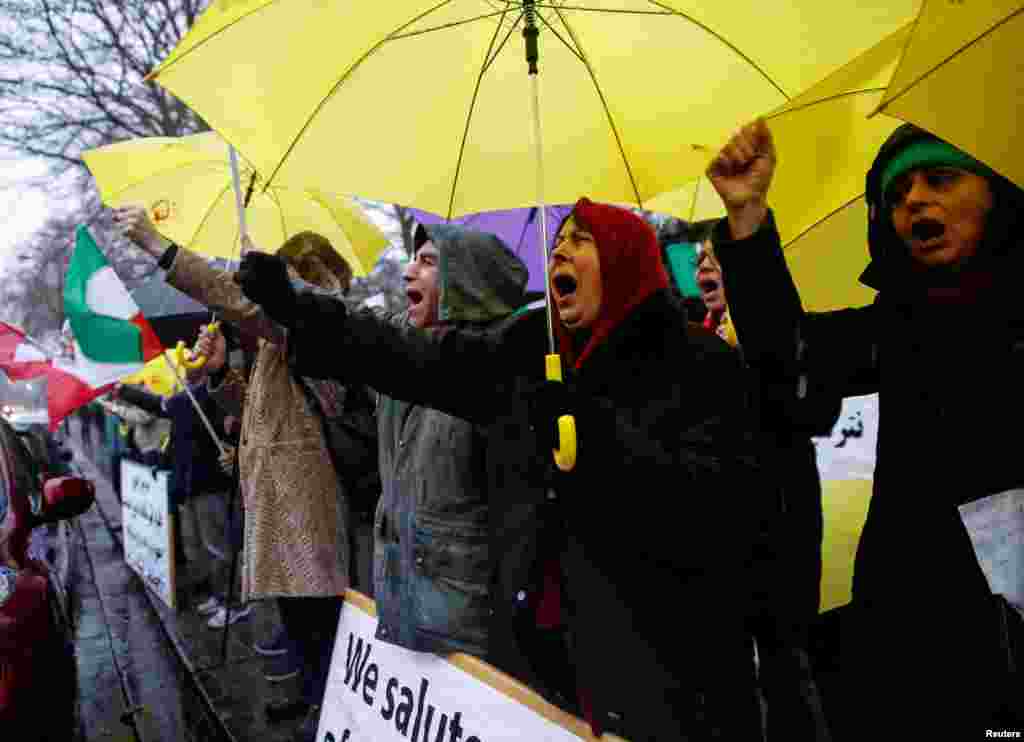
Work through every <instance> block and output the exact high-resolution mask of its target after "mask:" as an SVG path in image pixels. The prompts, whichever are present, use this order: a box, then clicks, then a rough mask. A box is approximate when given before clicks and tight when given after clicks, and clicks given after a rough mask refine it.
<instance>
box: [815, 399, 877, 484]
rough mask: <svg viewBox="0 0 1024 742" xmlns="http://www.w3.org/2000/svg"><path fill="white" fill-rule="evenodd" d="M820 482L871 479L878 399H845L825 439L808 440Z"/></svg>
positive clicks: (873, 464)
mask: <svg viewBox="0 0 1024 742" xmlns="http://www.w3.org/2000/svg"><path fill="white" fill-rule="evenodd" d="M811 440H812V441H813V442H814V447H815V449H816V451H817V455H818V471H819V472H820V473H821V478H822V479H823V480H848V479H873V478H874V476H875V447H876V446H877V445H878V395H877V394H869V395H867V396H863V397H847V398H846V399H844V400H843V409H842V411H841V412H840V413H839V419H838V420H836V424H835V426H834V427H833V428H832V434H831V435H829V436H828V437H825V436H822V437H820V438H812V439H811Z"/></svg>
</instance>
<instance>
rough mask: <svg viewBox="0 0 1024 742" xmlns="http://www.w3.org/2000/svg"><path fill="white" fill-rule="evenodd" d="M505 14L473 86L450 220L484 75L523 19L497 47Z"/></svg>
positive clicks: (450, 199)
mask: <svg viewBox="0 0 1024 742" xmlns="http://www.w3.org/2000/svg"><path fill="white" fill-rule="evenodd" d="M505 15H507V11H506V12H505V13H503V14H502V20H501V22H499V23H498V25H497V26H496V27H495V29H494V35H493V36H491V43H490V45H489V46H488V47H487V53H486V54H485V55H484V63H483V65H482V66H481V67H480V74H479V75H477V78H476V86H475V87H474V88H473V98H472V99H471V100H470V102H469V110H468V111H467V112H466V127H465V129H463V131H462V141H461V142H460V143H459V159H458V160H457V161H456V163H455V174H454V176H453V177H452V191H451V194H450V195H449V196H448V214H447V217H446V218H447V219H448V220H451V218H452V209H453V208H454V206H455V191H456V190H457V189H458V187H459V175H460V173H461V172H462V158H463V156H464V155H465V153H466V140H467V139H468V138H469V125H470V124H471V123H472V121H473V112H474V111H475V110H476V99H477V96H478V95H479V94H480V85H481V83H482V82H483V80H484V75H485V74H487V70H488V69H490V67H491V64H493V62H494V60H495V59H497V57H498V54H500V53H501V50H502V49H504V48H505V44H507V43H508V40H509V38H510V37H511V36H512V32H513V31H515V30H516V28H517V27H518V26H519V21H521V20H522V18H523V14H522V13H520V14H519V17H518V18H516V20H515V22H513V23H512V24H511V25H510V26H509V28H508V33H506V34H505V38H504V39H502V40H501V44H499V45H498V47H497V48H495V41H496V40H497V38H498V34H499V33H501V27H502V25H503V24H504V23H505V19H504V16H505ZM492 52H493V54H492Z"/></svg>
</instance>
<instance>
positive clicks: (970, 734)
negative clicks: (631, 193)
mask: <svg viewBox="0 0 1024 742" xmlns="http://www.w3.org/2000/svg"><path fill="white" fill-rule="evenodd" d="M774 168H775V151H774V145H773V143H772V139H771V133H770V132H769V131H768V129H767V127H766V126H765V124H764V122H755V123H753V124H750V125H748V126H747V127H745V128H744V129H742V130H741V131H740V132H739V133H738V134H737V135H736V136H735V137H734V138H733V140H732V141H731V142H730V143H729V144H728V145H727V146H726V148H725V149H724V150H723V151H722V152H721V153H720V154H719V156H718V157H717V158H716V160H715V161H714V162H713V163H712V165H711V167H710V168H709V171H708V175H709V177H710V178H711V180H712V182H713V183H714V185H715V187H716V188H717V190H718V192H719V194H720V195H721V196H722V199H723V201H724V202H725V204H726V209H727V212H728V218H727V219H726V220H723V221H722V222H721V223H720V225H719V227H718V229H717V232H716V236H715V247H716V251H717V254H718V256H719V258H720V260H721V261H722V265H723V269H724V276H725V283H726V287H727V291H728V295H729V299H730V301H729V305H730V308H731V310H732V313H733V319H734V321H735V323H736V327H737V330H738V332H739V333H740V335H741V336H742V337H743V339H744V351H745V354H746V357H747V359H748V360H749V361H750V362H751V363H753V364H755V365H757V366H758V367H759V369H760V371H761V372H762V373H763V374H765V375H766V376H767V377H768V378H770V379H772V380H773V381H774V389H775V392H776V394H777V397H778V400H777V401H779V404H777V405H776V406H775V410H776V411H777V412H778V413H779V414H782V415H785V414H786V410H788V409H793V404H787V403H786V402H787V400H788V401H789V402H790V403H792V402H795V400H796V399H797V397H798V396H799V395H800V394H803V393H806V392H807V390H808V389H810V390H814V389H825V390H828V391H829V392H838V393H839V394H841V395H843V396H854V395H861V394H869V393H873V392H877V393H878V394H879V403H880V408H881V410H882V412H881V417H880V420H879V435H878V455H877V463H876V468H875V476H874V488H873V489H874V491H873V496H872V500H871V505H870V508H869V511H868V516H867V522H866V523H865V526H864V530H863V533H862V535H861V539H860V544H859V546H858V551H857V558H856V564H855V572H854V583H853V601H854V602H853V606H852V608H853V609H854V612H853V615H852V617H851V619H850V631H849V632H847V636H846V637H845V638H844V650H843V654H844V656H845V657H846V667H847V669H848V670H849V678H848V680H849V682H848V683H847V685H848V690H847V694H846V695H847V696H848V698H847V700H848V701H849V702H850V704H849V706H850V708H849V711H850V713H849V718H842V716H840V718H835V719H833V725H832V726H833V731H834V732H835V733H836V734H837V736H838V735H840V734H843V733H848V734H849V735H850V737H849V738H850V739H868V738H871V737H877V736H878V734H879V733H880V732H882V731H883V730H884V736H885V737H887V738H895V737H897V736H917V737H921V738H923V737H924V736H928V735H933V734H934V735H936V738H945V739H954V738H955V739H982V738H984V737H985V735H986V732H985V730H986V729H988V730H999V729H1003V728H1006V726H1007V725H1008V724H1016V725H1019V724H1020V723H1021V719H1020V708H1021V707H1020V696H1019V679H1018V678H1017V677H1015V675H1014V672H1013V668H1014V666H1015V664H1016V663H1017V662H1019V661H1020V659H1021V658H1020V657H1019V656H1018V657H1014V655H1013V652H1012V645H1013V639H1012V632H1013V627H1014V624H1016V623H1019V619H1018V617H1017V616H1016V615H1015V612H1014V611H1012V610H1007V606H1006V603H1005V602H1004V601H1003V600H1002V599H1001V598H999V597H998V596H993V595H992V594H991V591H990V590H989V587H988V585H987V583H986V579H985V576H984V574H983V573H982V570H981V568H980V566H979V563H978V560H977V558H976V557H975V554H974V552H973V548H972V545H971V541H970V539H969V536H968V533H967V531H966V529H965V527H964V525H963V522H962V521H961V518H960V515H959V512H958V509H957V508H958V506H959V505H961V504H964V503H967V502H970V501H972V500H976V499H978V498H981V497H984V496H987V495H991V494H994V493H998V492H1001V491H1005V490H1009V489H1012V488H1015V487H1020V486H1021V485H1022V484H1024V468H1022V467H1021V466H1020V463H1019V461H1020V451H1019V448H1020V443H1019V436H1018V428H1019V421H1020V419H1021V418H1022V415H1024V395H1022V394H1021V393H1020V380H1021V378H1024V377H1022V373H1024V311H1022V310H1021V305H1020V302H1019V300H1018V299H1016V298H1015V297H1016V295H1017V294H1018V291H1019V289H1018V287H1017V283H1018V282H1019V280H1020V277H1021V275H1022V274H1021V260H1022V257H1024V253H1022V251H1021V250H1020V245H1019V242H1020V220H1021V218H1022V216H1024V193H1022V192H1021V191H1020V190H1019V189H1018V188H1016V187H1015V186H1013V185H1012V184H1011V183H1009V182H1008V181H1007V180H1006V179H1004V178H1002V177H1001V176H999V175H997V174H996V173H994V172H993V171H992V170H991V169H989V168H988V167H987V166H985V165H983V164H982V163H980V162H978V161H977V160H975V159H973V158H972V157H970V156H969V155H967V154H966V153H964V152H962V151H961V150H958V149H956V148H955V147H953V146H952V145H950V144H948V143H946V142H944V141H942V140H940V139H938V138H936V137H934V136H932V135H931V134H929V133H927V132H925V131H923V130H921V129H918V128H916V127H914V126H912V125H905V126H903V127H901V128H900V129H898V130H897V131H896V132H895V133H894V134H893V135H892V136H891V137H890V138H889V140H888V141H887V142H886V143H885V144H884V145H883V147H882V149H881V151H880V152H879V154H878V156H877V158H876V159H875V162H874V164H873V165H872V167H871V170H870V171H869V172H868V175H867V184H866V197H867V201H868V206H869V223H868V242H869V246H870V253H871V262H870V264H869V266H868V268H867V270H865V272H864V274H863V275H862V276H861V281H862V282H863V283H865V284H866V285H868V286H870V287H872V288H875V289H877V290H878V295H877V297H876V298H875V301H874V302H873V303H872V304H871V305H870V306H866V307H861V308H856V309H844V310H840V311H835V312H826V313H805V312H804V311H803V309H802V308H801V305H800V298H799V296H798V294H797V291H796V288H795V286H794V284H793V281H792V278H791V277H790V275H789V273H788V270H787V268H786V264H785V260H784V258H783V256H782V250H781V247H780V243H779V236H778V232H777V231H776V229H775V224H774V219H773V217H772V215H771V212H770V211H769V210H768V208H767V202H766V198H767V192H768V187H769V185H770V182H771V178H772V174H773V172H774ZM1014 689H1016V690H1014ZM831 711H832V712H836V711H837V709H835V708H833V709H831ZM1013 728H1016V729H1019V726H1015V727H1013ZM951 735H952V736H951Z"/></svg>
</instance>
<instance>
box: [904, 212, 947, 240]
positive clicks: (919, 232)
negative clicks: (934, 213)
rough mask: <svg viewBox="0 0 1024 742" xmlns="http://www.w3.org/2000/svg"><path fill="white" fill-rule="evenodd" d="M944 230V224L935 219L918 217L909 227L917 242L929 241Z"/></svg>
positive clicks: (943, 232)
mask: <svg viewBox="0 0 1024 742" xmlns="http://www.w3.org/2000/svg"><path fill="white" fill-rule="evenodd" d="M945 232H946V225H945V224H943V223H942V222H940V221H937V220H935V219H927V218H926V219H919V220H918V221H916V222H914V223H913V224H912V225H911V227H910V233H911V234H912V235H913V237H914V239H915V240H917V241H918V242H931V241H932V240H934V239H936V238H938V237H941V236H942V235H943V234H945Z"/></svg>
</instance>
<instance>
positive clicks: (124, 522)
mask: <svg viewBox="0 0 1024 742" xmlns="http://www.w3.org/2000/svg"><path fill="white" fill-rule="evenodd" d="M173 527H174V524H173V523H172V519H171V514H170V502H169V500H168V497H167V472H166V471H159V472H157V474H156V476H153V470H152V469H151V468H150V467H147V466H142V465H141V464H136V463H135V462H134V461H128V460H127V459H121V529H122V530H121V533H122V536H123V538H124V560H125V562H126V563H127V564H128V566H129V567H131V568H132V569H133V570H134V571H135V572H136V573H137V574H138V575H139V577H141V578H142V581H143V582H144V583H146V586H147V587H149V588H150V589H151V590H152V591H153V592H155V593H156V594H157V595H159V596H160V599H161V600H163V601H164V602H165V603H166V604H167V605H169V606H170V607H171V608H174V607H175V601H174V548H173V543H174V541H173V539H172V533H171V529H172V528H173Z"/></svg>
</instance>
